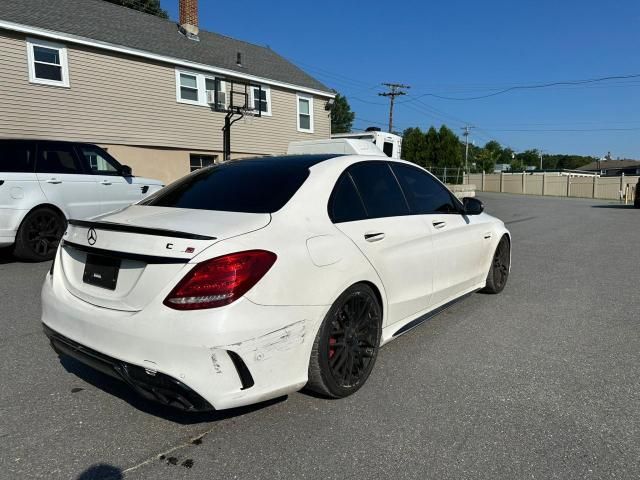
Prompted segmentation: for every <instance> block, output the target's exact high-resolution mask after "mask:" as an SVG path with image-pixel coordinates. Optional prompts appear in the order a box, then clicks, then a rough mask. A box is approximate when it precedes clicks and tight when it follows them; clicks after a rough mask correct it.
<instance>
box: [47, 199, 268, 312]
mask: <svg viewBox="0 0 640 480" xmlns="http://www.w3.org/2000/svg"><path fill="white" fill-rule="evenodd" d="M270 219H271V216H270V215H269V214H253V213H236V212H219V211H207V210H194V209H178V208H167V207H151V206H140V205H134V206H131V207H128V208H126V209H124V210H122V211H119V212H114V213H110V214H107V215H104V216H100V217H97V218H95V219H92V220H71V221H69V228H68V229H67V232H66V233H65V235H64V242H63V245H62V251H61V254H60V263H61V270H62V275H63V278H64V282H65V286H66V287H67V289H68V290H69V291H70V292H71V293H72V294H73V295H75V296H76V297H78V298H80V299H82V300H84V301H86V302H88V303H91V304H93V305H97V306H100V307H105V308H111V309H116V310H125V311H139V310H141V309H142V308H144V307H145V305H147V304H148V303H149V302H150V301H151V300H152V299H153V298H154V297H155V296H157V295H158V294H159V293H160V292H161V291H162V290H163V289H165V288H168V287H169V286H170V285H171V284H172V283H175V282H172V281H173V280H174V278H175V277H177V276H178V279H179V278H181V277H180V276H179V274H181V273H182V274H184V272H186V271H187V270H188V269H189V267H188V266H187V264H188V263H190V262H191V261H192V259H194V258H195V257H196V256H197V255H198V254H200V253H201V252H202V251H204V250H205V249H207V248H208V247H210V246H211V245H213V244H215V243H217V242H220V241H223V240H225V239H227V238H231V237H235V236H238V235H243V234H245V233H249V232H252V231H255V230H259V229H261V228H264V227H265V226H267V225H268V224H269V222H270ZM176 281H177V279H176Z"/></svg>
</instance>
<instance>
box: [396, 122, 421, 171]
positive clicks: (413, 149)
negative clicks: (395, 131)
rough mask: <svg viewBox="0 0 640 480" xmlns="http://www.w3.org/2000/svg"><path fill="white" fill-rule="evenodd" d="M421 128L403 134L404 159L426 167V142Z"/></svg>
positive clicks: (410, 129)
mask: <svg viewBox="0 0 640 480" xmlns="http://www.w3.org/2000/svg"><path fill="white" fill-rule="evenodd" d="M425 140H426V139H425V135H424V133H422V130H420V128H418V127H416V128H407V129H406V130H405V131H404V132H403V134H402V158H403V159H404V160H407V161H409V162H413V163H416V164H418V165H422V166H425V165H426V141H425Z"/></svg>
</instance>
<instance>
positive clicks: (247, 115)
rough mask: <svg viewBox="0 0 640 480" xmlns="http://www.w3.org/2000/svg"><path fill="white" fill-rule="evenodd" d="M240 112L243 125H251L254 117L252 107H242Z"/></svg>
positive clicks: (254, 113)
mask: <svg viewBox="0 0 640 480" xmlns="http://www.w3.org/2000/svg"><path fill="white" fill-rule="evenodd" d="M241 112H242V115H243V116H242V121H243V122H244V124H245V125H251V124H252V123H253V121H254V120H255V118H256V116H257V115H256V111H255V110H254V109H253V108H248V107H247V108H243V109H241Z"/></svg>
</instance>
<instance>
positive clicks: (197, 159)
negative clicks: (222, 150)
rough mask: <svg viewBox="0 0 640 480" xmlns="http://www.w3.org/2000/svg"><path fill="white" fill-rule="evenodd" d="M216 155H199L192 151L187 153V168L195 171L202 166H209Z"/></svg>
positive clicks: (215, 158) (213, 162)
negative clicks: (189, 153)
mask: <svg viewBox="0 0 640 480" xmlns="http://www.w3.org/2000/svg"><path fill="white" fill-rule="evenodd" d="M217 158H218V157H217V156H216V155H199V154H195V153H192V154H191V155H189V169H190V171H191V172H195V171H196V170H199V169H201V168H204V167H209V166H211V165H213V164H215V163H216V160H217Z"/></svg>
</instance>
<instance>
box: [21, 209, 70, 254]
mask: <svg viewBox="0 0 640 480" xmlns="http://www.w3.org/2000/svg"><path fill="white" fill-rule="evenodd" d="M65 228H66V220H65V218H64V217H63V216H62V215H60V214H59V213H58V212H57V211H55V210H54V209H52V208H49V207H40V208H36V209H35V210H33V211H32V212H30V213H29V214H28V215H27V216H26V217H25V219H24V220H23V221H22V224H21V225H20V228H19V229H18V234H17V235H16V244H15V247H14V251H13V254H14V255H15V256H16V257H17V258H20V259H21V260H29V261H36V262H43V261H45V260H51V259H52V258H53V257H54V255H55V254H56V250H57V248H58V245H59V244H60V239H61V238H62V235H63V234H64V230H65Z"/></svg>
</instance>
